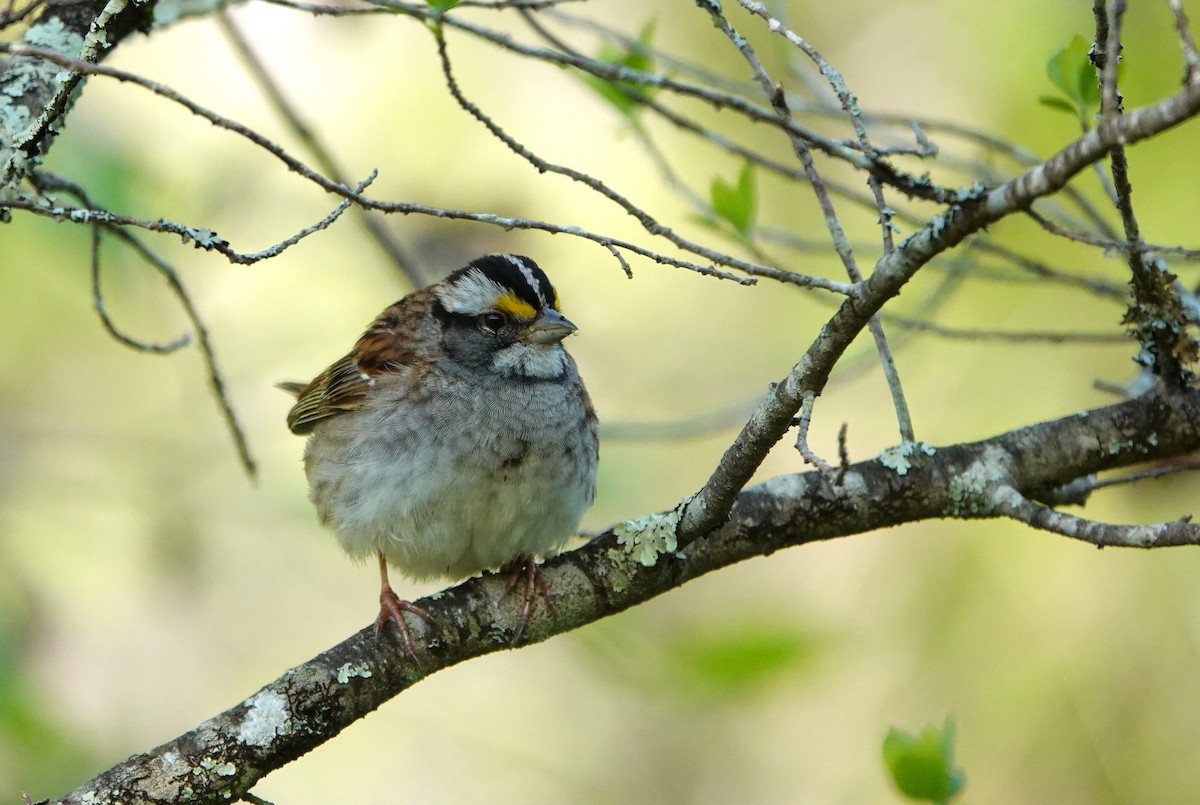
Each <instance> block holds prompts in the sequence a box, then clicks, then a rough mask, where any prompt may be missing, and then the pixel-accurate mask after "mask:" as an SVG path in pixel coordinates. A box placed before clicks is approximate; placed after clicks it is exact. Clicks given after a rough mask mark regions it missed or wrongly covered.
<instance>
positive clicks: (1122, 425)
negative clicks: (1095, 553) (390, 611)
mask: <svg viewBox="0 0 1200 805" xmlns="http://www.w3.org/2000/svg"><path fill="white" fill-rule="evenodd" d="M1197 423H1200V392H1196V391H1183V392H1173V393H1167V392H1161V391H1158V392H1154V393H1151V394H1148V395H1146V396H1143V397H1141V398H1138V399H1136V400H1131V401H1127V402H1123V403H1121V404H1118V405H1114V406H1110V407H1107V408H1101V409H1097V410H1093V411H1087V412H1083V413H1079V414H1075V415H1073V416H1069V417H1065V418H1063V419H1058V420H1053V421H1050V422H1043V423H1040V424H1036V425H1032V426H1029V427H1026V428H1021V429H1018V430H1014V431H1010V432H1008V433H1005V434H1003V435H1001V436H997V437H995V438H992V439H988V440H985V441H981V442H976V443H974V444H964V445H956V446H952V447H946V448H933V447H931V446H929V445H921V446H919V447H918V448H917V449H914V450H908V451H905V452H904V453H903V454H901V452H899V451H888V452H887V453H885V454H884V455H882V456H880V457H879V458H877V459H875V460H872V461H866V462H862V463H859V464H855V465H852V466H851V467H849V468H848V469H847V471H846V473H845V475H844V477H843V478H842V479H841V483H840V485H839V484H835V481H836V479H830V478H828V477H826V475H824V474H823V473H821V472H817V471H813V472H807V473H798V474H794V475H784V476H780V477H777V478H773V479H771V480H769V481H767V482H766V483H763V484H760V485H759V486H756V487H753V488H750V489H746V490H745V491H743V492H742V493H741V494H740V495H739V496H738V498H737V503H736V505H735V506H734V507H733V510H732V511H731V512H730V516H729V519H728V521H727V522H726V523H725V524H724V525H723V526H722V527H721V528H719V529H717V530H716V531H714V532H712V533H711V534H709V535H708V536H706V537H704V538H702V539H699V540H696V541H695V542H693V543H692V544H691V545H689V546H687V547H686V548H682V549H677V548H676V547H675V546H674V544H673V543H672V537H673V526H672V523H673V519H674V518H675V517H677V513H678V512H677V511H676V512H674V513H670V512H669V513H666V514H660V515H654V516H652V517H649V518H644V520H643V521H642V522H640V523H639V524H637V525H636V526H632V525H630V524H626V525H624V526H619V527H617V528H616V529H612V530H610V531H608V532H607V533H605V534H604V535H602V536H601V537H599V538H597V539H595V540H593V541H592V542H590V543H589V544H588V545H586V546H584V547H582V548H580V549H579V550H576V551H571V552H570V553H566V554H563V555H561V556H559V557H556V558H555V559H553V560H551V561H549V562H548V563H547V564H546V566H545V573H546V576H547V578H548V579H549V580H550V582H551V583H552V584H553V585H554V589H555V591H556V593H557V595H558V603H557V605H556V606H555V608H554V610H553V611H549V612H547V611H546V610H544V609H539V610H538V611H537V612H536V613H535V616H534V618H533V620H532V621H531V622H530V623H529V625H528V627H527V629H526V637H527V639H528V641H530V642H539V641H542V640H546V639H548V638H550V637H552V636H554V635H557V634H561V633H563V632H566V631H569V630H572V629H575V628H578V627H580V626H583V625H585V624H587V623H591V622H592V621H595V620H598V619H600V618H603V617H605V616H607V615H612V614H614V613H617V612H620V611H622V610H625V609H628V608H629V607H632V606H634V605H636V604H639V603H641V602H643V601H646V600H648V599H650V598H653V597H655V596H657V595H661V594H662V593H664V592H667V591H668V590H671V589H674V588H675V587H678V586H680V585H682V584H684V583H686V582H688V581H690V580H692V579H694V578H697V577H699V576H702V575H704V574H706V573H709V572H711V571H713V570H717V569H719V568H722V567H726V566H728V565H731V564H733V563H735V562H740V561H742V560H744V559H748V558H751V557H754V556H765V555H767V554H771V553H774V552H775V551H778V550H780V549H783V548H787V547H791V546H795V545H802V544H804V543H808V542H814V541H818V540H827V539H832V538H835V537H842V536H848V535H851V534H857V533H863V532H866V531H872V530H875V529H878V528H881V527H886V526H893V525H899V524H901V523H908V522H914V521H917V520H925V519H933V518H943V517H961V518H987V517H998V516H1016V517H1018V518H1019V519H1022V520H1025V521H1028V522H1033V523H1036V524H1037V525H1038V526H1039V527H1047V526H1049V525H1050V522H1049V520H1047V517H1050V516H1051V515H1053V517H1056V518H1057V517H1061V515H1058V513H1056V512H1053V511H1052V510H1050V509H1045V508H1044V507H1038V506H1036V504H1031V503H1029V502H1028V501H1029V500H1030V499H1034V498H1044V497H1045V496H1046V495H1047V494H1048V493H1049V492H1050V491H1051V490H1053V489H1055V488H1057V487H1060V486H1062V485H1064V484H1066V483H1068V482H1069V481H1071V480H1073V479H1075V478H1078V477H1080V476H1085V475H1089V474H1091V473H1095V472H1099V471H1102V470H1106V469H1112V468H1114V467H1119V466H1127V465H1130V464H1135V463H1139V462H1142V461H1146V460H1151V459H1155V458H1160V457H1164V456H1171V455H1178V454H1181V453H1185V452H1188V451H1192V450H1195V449H1197V448H1200V429H1198V427H1197ZM1021 500H1023V501H1024V503H1016V502H1014V501H1021ZM1031 507H1035V508H1037V510H1038V512H1040V514H1036V515H1034V514H1033V513H1032V509H1031ZM1047 512H1048V513H1049V514H1045V513H1047ZM1026 514H1029V515H1030V516H1025V515H1026ZM1075 519H1078V518H1075ZM1056 522H1060V524H1061V522H1065V521H1056ZM656 525H661V526H666V527H662V528H656ZM1054 530H1057V531H1060V532H1062V533H1066V530H1065V527H1064V528H1055V529H1054ZM1111 533H1112V532H1110V531H1109V530H1105V529H1092V530H1089V529H1075V533H1071V534H1070V536H1073V537H1077V538H1080V539H1091V538H1092V535H1093V534H1095V535H1097V536H1098V538H1097V539H1094V540H1092V541H1095V542H1096V543H1097V544H1120V545H1138V546H1142V547H1152V546H1153V545H1155V544H1173V545H1175V544H1196V543H1197V542H1200V529H1196V528H1192V527H1186V526H1182V525H1181V526H1180V527H1177V528H1173V529H1171V532H1170V534H1169V535H1168V537H1169V539H1164V540H1163V541H1161V542H1157V543H1156V542H1152V541H1146V540H1140V539H1133V538H1131V539H1127V540H1112V539H1111V536H1110V534H1111ZM507 588H508V582H507V580H506V579H504V578H503V577H497V576H486V577H483V578H476V579H471V580H470V581H467V582H465V583H463V584H460V585H458V586H457V587H454V588H452V589H450V590H447V591H445V592H441V593H437V594H435V595H433V596H429V597H428V598H424V599H421V601H420V602H419V605H420V606H422V607H424V608H425V609H427V610H428V611H429V612H430V613H431V614H432V615H433V616H434V618H436V619H437V621H438V623H439V624H441V626H442V629H441V631H440V632H432V633H431V632H430V631H429V630H428V628H427V627H426V626H425V625H424V624H423V623H413V630H414V634H415V636H416V637H417V642H418V645H417V647H416V656H417V660H418V662H419V664H414V663H412V662H411V661H409V660H408V658H407V657H406V655H405V653H404V650H403V648H402V647H401V646H400V645H399V643H398V641H395V640H393V639H388V638H385V639H383V640H382V641H379V642H377V641H376V639H375V637H374V633H373V629H371V628H366V629H363V630H362V631H361V632H359V633H357V634H355V635H353V636H352V637H350V638H349V639H348V640H346V641H344V642H343V643H341V644H339V645H337V646H334V647H333V648H331V649H330V650H329V651H326V652H325V653H323V654H321V655H319V656H317V657H315V658H313V659H312V660H310V661H308V662H306V663H304V664H303V665H300V666H297V667H296V668H293V669H291V670H289V671H288V672H287V673H285V674H284V675H283V676H281V677H279V679H277V680H275V681H274V682H272V683H270V684H268V685H267V686H265V687H264V688H262V689H261V690H259V691H258V692H257V693H255V694H254V695H253V696H251V697H250V698H248V699H246V700H245V701H243V702H241V703H239V704H237V705H235V706H233V707H231V708H230V709H228V710H226V711H225V712H223V713H221V714H220V715H217V716H216V717H214V718H212V719H210V720H209V721H206V722H205V723H203V724H201V725H200V726H198V727H196V728H195V729H194V730H192V731H191V732H188V733H186V734H185V735H181V736H180V737H178V738H176V739H174V740H172V741H169V742H167V743H165V744H163V745H162V746H159V747H158V748H156V749H153V750H151V751H150V752H147V753H145V754H141V755H135V756H134V757H131V758H129V759H128V760H126V761H124V762H123V763H121V764H119V765H117V766H115V767H114V768H112V769H110V770H109V771H107V772H105V773H104V774H102V775H100V776H99V777H97V778H96V779H94V780H92V781H91V782H89V783H87V784H86V785H84V786H82V787H80V788H79V789H77V790H76V791H74V792H73V793H71V794H69V795H68V796H66V797H64V798H63V799H60V800H56V802H61V803H80V804H82V803H89V804H90V805H102V804H103V803H116V802H133V801H137V802H151V803H160V802H161V803H166V802H177V801H181V800H184V799H186V800H187V801H190V802H196V803H209V802H214V803H215V802H228V801H232V800H236V799H237V798H238V797H240V796H241V795H242V794H244V793H246V792H247V791H249V789H250V788H251V786H253V785H254V783H255V782H256V781H257V780H259V779H261V778H262V777H263V776H265V775H266V774H268V773H269V772H270V771H272V770H274V769H277V768H279V767H280V766H283V765H284V764H286V763H288V762H290V761H291V760H294V759H296V758H297V757H299V756H301V755H303V754H304V753H305V752H308V751H309V750H311V749H313V748H314V747H316V746H318V745H319V744H321V743H323V742H324V741H326V740H329V739H330V738H332V737H333V736H335V735H336V734H338V733H339V732H340V731H341V730H343V729H345V728H346V727H347V726H349V725H350V724H352V723H353V722H354V721H356V720H358V719H359V718H362V717H363V716H364V715H366V714H367V713H370V712H371V711H373V710H375V709H376V708H378V707H379V706H380V705H381V704H383V703H384V702H386V701H387V700H388V699H390V698H392V697H393V696H395V695H397V694H399V693H401V692H402V691H404V690H406V689H408V688H409V687H411V686H412V685H414V684H416V683H417V682H419V681H420V680H421V679H423V678H425V677H427V676H429V675H430V674H433V673H435V672H437V671H439V670H442V669H443V668H449V667H450V666H452V665H456V664H458V663H460V662H463V661H464V660H468V659H471V658H473V657H477V656H480V655H483V654H488V653H491V652H494V651H499V650H502V649H505V648H509V647H510V643H509V641H510V637H511V635H512V634H513V630H514V629H515V628H516V626H517V620H518V616H517V610H518V608H519V605H520V602H519V601H518V600H516V597H515V596H510V595H507V594H506V593H507Z"/></svg>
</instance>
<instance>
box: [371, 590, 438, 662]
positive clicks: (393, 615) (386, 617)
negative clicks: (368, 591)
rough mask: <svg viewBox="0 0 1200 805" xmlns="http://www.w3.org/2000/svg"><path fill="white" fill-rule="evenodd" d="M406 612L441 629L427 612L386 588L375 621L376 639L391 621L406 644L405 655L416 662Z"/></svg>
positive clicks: (382, 592)
mask: <svg viewBox="0 0 1200 805" xmlns="http://www.w3.org/2000/svg"><path fill="white" fill-rule="evenodd" d="M405 612H411V613H412V614H413V615H416V616H417V617H418V618H420V619H421V620H423V621H425V622H426V623H428V624H429V625H430V626H432V627H433V628H435V629H439V630H440V629H441V627H440V626H439V625H438V622H437V621H436V620H434V618H433V616H432V615H430V614H429V613H428V612H427V611H426V610H424V609H422V608H421V607H419V606H417V605H416V604H414V603H412V602H411V601H405V600H404V599H402V598H400V596H398V595H396V593H395V592H393V591H392V588H391V587H384V588H383V589H382V590H380V591H379V617H378V618H376V619H375V637H376V638H377V639H378V638H379V636H380V635H381V634H383V627H384V626H385V625H387V623H388V621H391V622H392V623H393V624H395V626H396V631H397V632H399V633H400V640H401V642H403V643H404V653H405V654H407V655H408V656H409V657H411V658H412V660H413V661H414V662H416V660H417V655H416V652H414V651H413V640H412V634H411V633H410V632H409V630H408V623H407V622H406V621H405V619H404V613H405Z"/></svg>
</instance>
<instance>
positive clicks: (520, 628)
mask: <svg viewBox="0 0 1200 805" xmlns="http://www.w3.org/2000/svg"><path fill="white" fill-rule="evenodd" d="M500 572H501V573H508V574H510V575H511V576H512V581H511V582H510V583H509V585H508V592H509V594H511V593H512V591H513V589H514V588H516V586H517V582H519V581H521V580H522V579H524V582H525V584H524V588H525V589H524V591H523V593H522V596H521V614H520V616H519V617H518V618H517V629H516V631H515V632H514V633H513V638H512V642H513V645H516V644H517V643H519V642H520V641H521V636H522V635H523V634H525V627H526V626H528V625H529V616H530V615H532V614H533V600H534V598H536V597H537V593H538V592H541V594H542V598H543V599H545V601H546V607H547V608H548V609H551V610H553V609H554V591H553V590H552V589H551V588H550V580H549V579H547V578H546V575H545V574H544V573H542V569H541V568H540V567H538V563H537V562H535V561H534V559H533V557H532V556H519V557H517V558H516V559H514V560H513V561H511V562H509V563H508V564H507V565H505V566H504V567H503V568H501V569H500Z"/></svg>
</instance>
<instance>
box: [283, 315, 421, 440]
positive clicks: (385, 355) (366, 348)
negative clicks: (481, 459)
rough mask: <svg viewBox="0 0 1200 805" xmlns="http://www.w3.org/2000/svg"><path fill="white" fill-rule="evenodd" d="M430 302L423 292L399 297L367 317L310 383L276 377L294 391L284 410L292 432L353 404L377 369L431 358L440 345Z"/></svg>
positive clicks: (397, 368) (377, 373) (383, 370)
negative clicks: (346, 350) (344, 350)
mask: <svg viewBox="0 0 1200 805" xmlns="http://www.w3.org/2000/svg"><path fill="white" fill-rule="evenodd" d="M432 303H433V297H432V295H431V294H428V293H426V292H419V293H415V294H412V295H410V296H407V297H405V298H404V299H401V300H400V301H399V302H397V303H396V304H394V305H392V306H391V307H389V308H388V309H387V310H385V311H383V313H381V314H380V316H379V318H377V319H376V320H375V321H374V322H372V324H371V326H370V327H369V328H367V331H366V332H365V333H363V334H362V337H361V338H359V339H358V343H357V344H355V345H354V350H353V351H351V353H350V354H349V355H347V356H346V357H344V358H342V359H341V360H340V361H338V362H337V363H335V364H333V365H332V366H330V367H329V368H328V369H326V370H325V371H324V372H322V373H321V374H319V375H317V376H316V378H314V379H313V381H312V382H311V383H309V384H308V385H303V384H300V383H280V384H279V387H280V388H281V389H283V390H284V391H287V392H290V393H291V394H295V395H296V404H295V405H293V406H292V410H290V411H288V416H287V423H288V428H289V429H290V430H291V431H292V433H295V434H298V435H302V434H306V433H309V432H311V431H312V429H313V428H314V427H316V425H317V423H318V422H321V421H322V420H325V419H329V418H330V417H332V416H337V415H338V414H342V413H345V412H347V411H353V410H355V409H356V408H358V407H359V406H361V405H362V404H363V401H364V400H366V397H367V394H368V393H369V390H370V388H371V386H373V385H374V382H375V378H376V377H378V376H380V375H383V374H388V373H393V372H398V371H400V370H401V369H404V368H405V367H413V366H419V365H422V364H424V365H430V364H433V363H436V362H437V360H438V359H439V358H440V357H441V349H440V344H439V338H438V328H437V324H436V322H435V321H434V319H433V316H432V310H431V305H432Z"/></svg>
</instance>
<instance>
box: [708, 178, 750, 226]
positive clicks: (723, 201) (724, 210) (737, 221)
mask: <svg viewBox="0 0 1200 805" xmlns="http://www.w3.org/2000/svg"><path fill="white" fill-rule="evenodd" d="M708 197H709V201H710V202H711V203H712V211H713V214H714V215H715V216H716V217H717V218H719V219H721V220H722V221H725V222H726V223H728V224H729V225H730V226H732V227H733V231H734V233H735V234H736V235H737V237H738V240H740V241H742V242H743V243H750V242H751V240H752V237H753V234H754V225H755V218H756V212H757V210H756V208H755V204H756V202H757V194H756V191H755V182H754V163H752V162H746V163H745V164H744V165H742V169H741V170H740V171H739V172H738V178H737V181H736V182H735V183H734V184H732V185H731V184H729V183H728V182H726V181H725V180H724V179H722V178H721V177H719V176H717V177H715V178H713V180H712V182H711V183H710V184H709V186H708Z"/></svg>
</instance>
